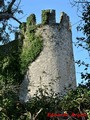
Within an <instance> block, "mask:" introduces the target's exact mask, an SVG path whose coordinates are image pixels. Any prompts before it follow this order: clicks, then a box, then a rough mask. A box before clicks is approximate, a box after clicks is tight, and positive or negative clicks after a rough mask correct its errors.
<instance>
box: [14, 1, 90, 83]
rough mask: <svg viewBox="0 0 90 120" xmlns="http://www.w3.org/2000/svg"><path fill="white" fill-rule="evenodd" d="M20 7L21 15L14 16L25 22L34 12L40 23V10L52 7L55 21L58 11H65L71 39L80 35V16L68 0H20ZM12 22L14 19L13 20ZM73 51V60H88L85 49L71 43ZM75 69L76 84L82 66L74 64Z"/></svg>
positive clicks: (58, 14)
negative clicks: (68, 18) (70, 29)
mask: <svg viewBox="0 0 90 120" xmlns="http://www.w3.org/2000/svg"><path fill="white" fill-rule="evenodd" d="M77 1H78V0H77ZM20 8H21V9H22V10H23V12H24V14H23V15H19V16H18V15H16V17H17V18H18V19H19V20H20V21H21V22H25V21H26V18H27V17H28V16H29V15H30V14H32V13H34V14H35V15H36V19H37V24H38V23H41V10H45V9H54V10H56V21H57V22H60V12H65V13H67V15H68V16H69V17H70V22H71V26H72V41H73V43H74V42H76V37H77V36H78V35H79V36H80V35H81V33H78V32H77V30H76V27H77V25H78V21H79V20H80V18H79V17H78V16H77V8H76V7H72V5H71V4H70V1H69V0H21V4H20ZM14 24H16V23H15V21H14ZM73 52H74V59H75V60H79V59H80V60H85V61H86V62H87V63H88V62H89V59H90V58H89V56H88V53H87V51H84V50H83V49H82V48H77V47H75V46H74V44H73ZM75 69H76V80H77V84H78V83H81V81H82V80H81V76H80V72H81V71H83V69H84V68H83V67H78V66H77V65H75Z"/></svg>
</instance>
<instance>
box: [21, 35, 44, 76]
mask: <svg viewBox="0 0 90 120" xmlns="http://www.w3.org/2000/svg"><path fill="white" fill-rule="evenodd" d="M25 41H26V42H25V45H24V46H23V48H22V53H21V55H20V59H21V63H20V64H21V73H22V74H23V75H24V74H25V72H26V70H27V68H28V65H29V64H30V63H32V62H33V61H34V60H35V59H36V58H37V57H38V56H39V54H40V52H41V50H42V48H43V41H42V37H41V36H36V35H35V34H34V33H30V34H28V39H25Z"/></svg>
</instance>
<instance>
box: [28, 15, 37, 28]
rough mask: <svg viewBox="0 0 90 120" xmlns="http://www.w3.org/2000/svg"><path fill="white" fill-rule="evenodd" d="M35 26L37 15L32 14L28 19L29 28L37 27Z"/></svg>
mask: <svg viewBox="0 0 90 120" xmlns="http://www.w3.org/2000/svg"><path fill="white" fill-rule="evenodd" d="M35 24H36V16H35V14H31V15H30V16H29V17H28V18H27V26H30V25H35Z"/></svg>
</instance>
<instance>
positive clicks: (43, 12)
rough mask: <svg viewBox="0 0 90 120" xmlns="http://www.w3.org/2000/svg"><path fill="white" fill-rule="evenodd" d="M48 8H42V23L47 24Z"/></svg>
mask: <svg viewBox="0 0 90 120" xmlns="http://www.w3.org/2000/svg"><path fill="white" fill-rule="evenodd" d="M49 14H50V10H42V24H48V22H49Z"/></svg>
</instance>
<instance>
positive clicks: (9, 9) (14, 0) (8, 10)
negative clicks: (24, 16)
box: [7, 0, 16, 13]
mask: <svg viewBox="0 0 90 120" xmlns="http://www.w3.org/2000/svg"><path fill="white" fill-rule="evenodd" d="M15 2H16V0H12V2H11V3H10V4H9V6H8V8H7V12H8V13H11V12H12V6H13V4H14V3H15Z"/></svg>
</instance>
